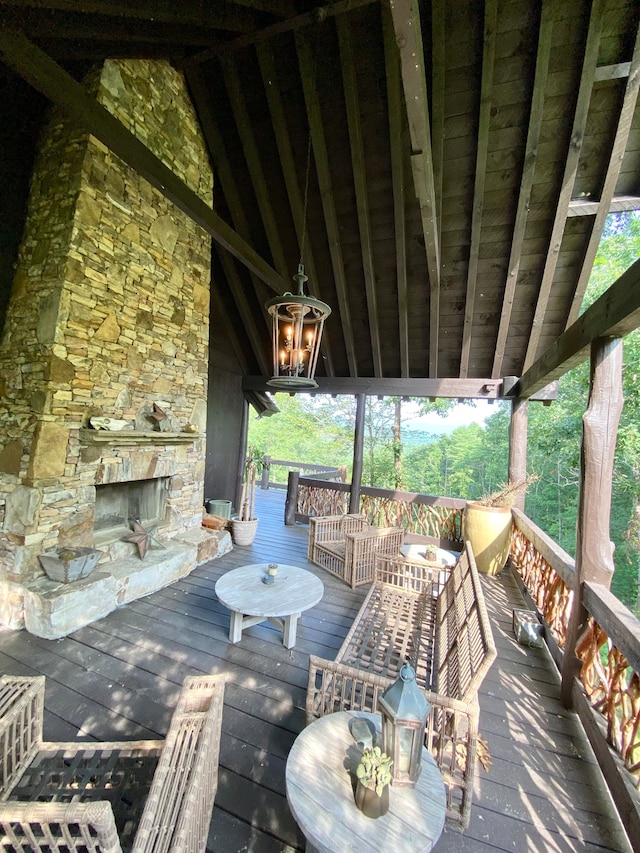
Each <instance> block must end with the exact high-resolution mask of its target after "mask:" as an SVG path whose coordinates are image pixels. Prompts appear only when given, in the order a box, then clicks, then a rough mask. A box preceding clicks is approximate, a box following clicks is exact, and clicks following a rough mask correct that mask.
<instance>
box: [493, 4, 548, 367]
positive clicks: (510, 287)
mask: <svg viewBox="0 0 640 853" xmlns="http://www.w3.org/2000/svg"><path fill="white" fill-rule="evenodd" d="M556 6H557V2H556V0H544V2H543V4H542V12H541V15H540V30H539V33H538V50H537V54H536V69H535V76H534V82H533V91H532V94H531V110H530V112H529V127H528V130H527V142H526V147H525V152H524V161H523V164H522V176H521V179H520V192H519V195H518V205H517V209H516V218H515V224H514V227H513V235H512V238H511V251H510V253H509V265H508V267H507V280H506V282H505V289H504V297H503V299H502V311H501V313H500V325H499V327H498V337H497V339H496V349H495V355H494V358H493V369H492V371H491V375H492V376H494V377H497V376H500V375H501V373H502V363H503V360H504V354H505V351H506V348H507V336H508V334H509V327H510V325H511V312H512V310H513V303H514V300H515V295H516V287H517V284H518V276H519V273H520V261H521V257H522V246H523V244H524V235H525V229H526V225H527V214H528V212H529V207H530V204H531V190H532V187H533V177H534V174H535V168H536V161H537V157H538V143H539V141H540V130H541V127H542V114H543V109H544V98H545V91H546V88H547V78H548V76H549V59H550V56H551V41H552V35H553V22H554V17H555V16H554V14H553V12H554V10H555V8H556Z"/></svg>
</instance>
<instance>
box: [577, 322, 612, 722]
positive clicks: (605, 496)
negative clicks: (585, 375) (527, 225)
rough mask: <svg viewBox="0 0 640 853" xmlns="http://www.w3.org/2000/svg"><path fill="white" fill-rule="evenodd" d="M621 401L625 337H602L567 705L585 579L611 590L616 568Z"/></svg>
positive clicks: (597, 344)
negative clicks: (614, 502)
mask: <svg viewBox="0 0 640 853" xmlns="http://www.w3.org/2000/svg"><path fill="white" fill-rule="evenodd" d="M622 404H623V396H622V339H621V338H597V339H595V340H594V341H593V343H592V344H591V387H590V393H589V405H588V407H587V411H586V412H585V414H584V417H583V418H582V451H581V454H580V501H579V505H578V525H577V539H576V577H575V588H574V597H573V605H572V610H571V616H570V619H569V627H568V632H567V641H566V645H565V653H564V661H563V665H562V700H563V702H564V703H565V705H566V706H567V707H570V706H571V704H572V702H571V692H572V687H573V682H574V679H575V677H576V676H577V674H578V672H579V668H580V661H579V660H578V658H577V657H576V656H575V654H574V650H575V648H576V643H577V641H578V639H579V638H580V636H581V635H582V633H583V632H584V629H585V626H586V623H587V618H588V614H587V611H586V609H585V607H584V604H583V590H584V583H585V581H595V582H596V583H600V584H602V585H603V586H605V587H606V588H607V589H608V588H609V587H610V585H611V578H612V576H613V571H614V564H613V543H612V542H611V537H610V529H609V524H610V516H611V486H612V479H613V458H614V454H615V448H616V437H617V432H618V423H619V421H620V413H621V412H622Z"/></svg>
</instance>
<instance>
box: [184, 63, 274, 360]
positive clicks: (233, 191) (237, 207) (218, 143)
mask: <svg viewBox="0 0 640 853" xmlns="http://www.w3.org/2000/svg"><path fill="white" fill-rule="evenodd" d="M185 77H186V80H187V84H188V86H189V89H190V92H191V97H192V98H193V101H194V103H195V104H196V109H197V111H198V117H199V120H200V126H201V128H202V133H203V135H204V138H205V141H206V143H207V148H208V149H209V156H210V157H211V162H212V163H213V165H214V169H215V172H216V174H217V176H218V179H219V181H220V186H221V189H222V192H223V193H224V197H225V201H226V202H227V206H228V208H229V212H230V215H231V219H232V221H233V224H234V225H235V227H236V229H237V230H238V232H239V233H240V234H243V235H244V236H245V237H246V238H248V236H249V224H248V222H247V218H246V215H245V213H244V209H243V205H242V201H241V198H240V194H239V192H238V189H237V186H236V182H235V180H234V177H233V173H232V171H231V166H230V164H229V159H228V157H227V154H226V150H225V146H224V141H223V139H222V135H221V133H220V130H219V128H218V125H217V123H216V121H215V118H214V116H213V115H212V113H211V110H210V108H209V106H208V103H209V102H208V100H207V97H206V95H207V84H206V82H205V80H204V78H203V75H202V71H201V69H200V67H199V66H197V65H193V66H187V67H186V68H185ZM214 192H215V189H214ZM216 248H217V247H216ZM218 257H219V260H220V263H221V265H222V269H223V271H224V274H225V277H226V279H227V281H228V283H229V289H230V290H231V293H232V294H233V297H234V301H235V303H236V306H237V308H238V313H239V315H240V319H241V322H242V324H243V325H244V326H245V328H246V331H247V336H248V338H249V342H250V345H251V348H252V350H253V354H254V356H255V358H256V360H257V363H258V364H259V365H260V369H261V370H263V371H265V375H267V374H268V373H270V372H271V366H270V365H269V366H268V365H267V362H266V360H265V358H264V351H265V343H264V340H263V338H262V337H261V335H260V332H259V331H258V327H257V324H256V320H255V313H254V312H253V311H252V310H251V306H250V304H249V300H248V298H247V294H246V293H245V289H244V287H243V285H242V282H241V281H240V276H239V275H238V271H237V269H236V268H235V266H234V264H233V261H232V260H231V257H230V256H229V254H228V253H226V252H224V251H221V250H219V251H218ZM250 275H251V278H252V281H253V286H254V290H255V292H256V296H257V297H258V298H259V293H258V287H257V282H256V279H255V276H253V274H252V273H250ZM278 292H280V291H278ZM264 320H265V325H266V326H267V327H269V323H268V319H267V316H266V313H265V314H264Z"/></svg>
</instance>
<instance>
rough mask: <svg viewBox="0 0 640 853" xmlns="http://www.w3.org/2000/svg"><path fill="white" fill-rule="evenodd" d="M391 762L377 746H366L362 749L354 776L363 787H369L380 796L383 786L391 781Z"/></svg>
mask: <svg viewBox="0 0 640 853" xmlns="http://www.w3.org/2000/svg"><path fill="white" fill-rule="evenodd" d="M392 764H393V760H392V759H391V758H390V757H389V756H388V755H387V754H386V753H384V752H382V750H381V749H380V747H379V746H368V747H365V748H364V749H363V751H362V758H361V759H360V764H358V766H357V768H356V776H357V777H358V779H359V780H360V782H362V784H363V785H364V786H365V788H371V790H372V791H375V792H376V794H377V795H378V796H379V797H380V796H382V791H383V788H384V786H385V785H388V784H389V782H390V781H391V765H392Z"/></svg>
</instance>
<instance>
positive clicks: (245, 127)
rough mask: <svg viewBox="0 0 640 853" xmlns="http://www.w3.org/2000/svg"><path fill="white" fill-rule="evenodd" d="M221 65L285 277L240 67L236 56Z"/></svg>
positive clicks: (262, 211)
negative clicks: (241, 81) (239, 70)
mask: <svg viewBox="0 0 640 853" xmlns="http://www.w3.org/2000/svg"><path fill="white" fill-rule="evenodd" d="M221 64H222V71H223V74H224V79H225V83H226V86H227V94H228V96H229V102H230V104H231V111H232V112H233V117H234V119H235V122H236V128H237V131H238V138H239V139H240V144H241V145H242V150H243V152H244V158H245V160H246V163H247V168H248V170H249V177H250V178H251V184H252V186H253V191H254V192H255V195H256V201H257V203H258V210H259V211H260V217H261V219H262V226H263V228H264V230H265V234H266V235H267V242H268V243H269V251H270V252H271V257H272V258H273V264H274V266H275V268H276V270H277V271H278V272H279V273H280V275H281V276H282V278H283V280H284V279H286V278H287V277H288V275H289V270H288V269H287V262H286V260H285V256H284V249H283V248H282V241H281V239H280V232H279V230H278V223H277V221H276V215H275V213H274V210H273V206H272V204H271V196H270V193H269V188H268V187H267V181H266V178H265V175H264V170H263V168H262V163H261V161H260V153H259V149H258V144H257V141H256V138H255V134H254V132H253V125H252V124H251V119H250V117H249V111H248V110H247V104H246V101H245V98H244V94H243V91H242V84H241V83H240V75H239V72H238V66H237V64H236V62H235V59H233V58H232V57H225V58H223V59H222V60H221Z"/></svg>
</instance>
